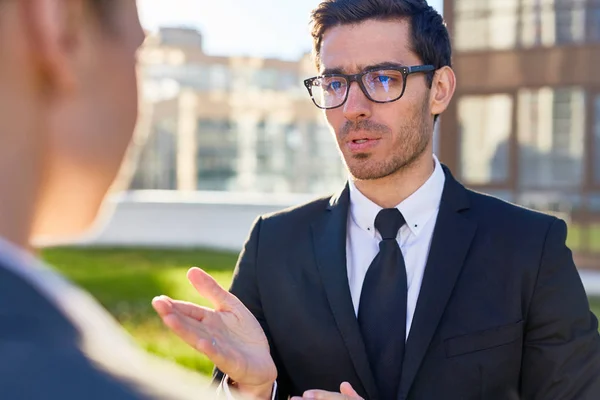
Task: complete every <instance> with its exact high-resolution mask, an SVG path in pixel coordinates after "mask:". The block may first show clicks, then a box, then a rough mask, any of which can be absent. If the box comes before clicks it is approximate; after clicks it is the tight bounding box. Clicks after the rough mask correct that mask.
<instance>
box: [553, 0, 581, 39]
mask: <svg viewBox="0 0 600 400" xmlns="http://www.w3.org/2000/svg"><path fill="white" fill-rule="evenodd" d="M584 1H585V0H555V5H554V9H555V11H556V43H557V44H568V43H580V42H582V41H583V40H584V38H585V4H584Z"/></svg>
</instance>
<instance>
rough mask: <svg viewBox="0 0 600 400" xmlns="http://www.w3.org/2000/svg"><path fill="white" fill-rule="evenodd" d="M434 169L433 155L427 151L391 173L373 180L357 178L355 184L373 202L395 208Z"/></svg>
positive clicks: (416, 188) (418, 186)
mask: <svg viewBox="0 0 600 400" xmlns="http://www.w3.org/2000/svg"><path fill="white" fill-rule="evenodd" d="M434 169H435V163H434V161H433V155H432V154H431V152H428V151H425V152H424V153H423V154H422V155H421V156H420V157H419V158H417V159H416V160H415V161H414V162H412V163H411V164H409V165H406V166H405V167H403V168H401V169H399V170H398V171H396V172H394V173H393V174H391V175H388V176H386V177H383V178H380V179H373V180H355V181H354V184H355V185H356V187H357V188H358V190H360V192H361V193H362V194H363V195H365V197H367V198H368V199H369V200H371V201H372V202H373V203H375V204H377V205H378V206H380V207H383V208H393V207H396V206H397V205H398V204H400V203H402V202H403V201H404V200H405V199H406V198H408V197H409V196H410V195H412V194H413V193H414V192H416V191H417V190H418V189H419V188H420V187H421V186H423V184H424V183H425V182H427V180H428V179H429V177H431V174H433V171H434Z"/></svg>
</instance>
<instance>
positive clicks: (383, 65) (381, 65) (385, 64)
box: [321, 61, 405, 75]
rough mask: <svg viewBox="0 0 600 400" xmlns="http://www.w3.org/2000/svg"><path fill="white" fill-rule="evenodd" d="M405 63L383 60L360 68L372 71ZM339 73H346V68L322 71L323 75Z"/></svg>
mask: <svg viewBox="0 0 600 400" xmlns="http://www.w3.org/2000/svg"><path fill="white" fill-rule="evenodd" d="M404 66H405V65H404V64H402V63H397V62H389V61H386V62H381V63H377V64H371V65H366V66H364V67H363V68H361V69H360V71H361V72H364V71H372V70H375V69H383V68H402V67H404ZM338 74H342V75H343V74H345V72H344V68H341V67H337V68H325V69H324V70H323V72H322V73H321V75H338Z"/></svg>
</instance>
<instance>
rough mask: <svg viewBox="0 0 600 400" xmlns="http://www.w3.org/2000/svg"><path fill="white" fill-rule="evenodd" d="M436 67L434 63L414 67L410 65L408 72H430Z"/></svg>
mask: <svg viewBox="0 0 600 400" xmlns="http://www.w3.org/2000/svg"><path fill="white" fill-rule="evenodd" d="M434 70H435V67H434V66H433V65H417V66H414V67H408V73H409V74H413V73H415V72H430V71H434Z"/></svg>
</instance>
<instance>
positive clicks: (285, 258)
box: [157, 0, 600, 400]
mask: <svg viewBox="0 0 600 400" xmlns="http://www.w3.org/2000/svg"><path fill="white" fill-rule="evenodd" d="M313 37H314V51H315V55H316V60H317V66H318V68H319V71H320V74H319V76H317V77H314V78H311V79H307V80H306V81H305V85H306V87H307V89H308V91H309V93H310V94H311V96H312V99H313V101H314V103H315V105H316V106H317V107H319V108H322V109H324V110H325V117H326V119H327V122H328V123H329V125H330V126H331V128H332V131H333V132H334V133H335V136H336V138H337V142H338V146H339V148H340V152H341V153H342V155H343V158H344V161H345V163H346V165H347V167H348V171H349V173H350V175H351V178H350V180H349V182H348V185H347V186H346V187H345V188H344V189H343V190H342V191H341V192H340V193H338V194H337V195H335V196H333V197H331V198H324V199H320V200H317V201H314V202H311V203H309V204H306V205H302V206H300V207H296V208H293V209H290V210H285V211H282V212H280V213H276V214H273V215H267V216H263V217H260V218H259V219H258V220H257V221H256V223H255V224H254V227H253V228H252V231H251V233H250V237H249V239H248V241H247V243H246V245H245V248H244V250H243V252H242V254H241V256H240V259H239V263H238V265H237V268H236V270H235V274H234V279H233V284H232V287H231V292H232V293H233V295H229V296H228V295H226V294H224V293H222V292H220V291H219V288H217V287H213V288H212V289H211V292H212V293H213V294H214V293H218V296H219V297H220V298H219V299H218V300H217V301H215V303H216V306H217V307H216V310H214V311H211V310H203V311H202V312H201V313H196V314H195V315H194V314H193V313H192V311H194V310H195V309H196V308H194V307H193V306H190V305H187V308H185V307H182V306H181V305H179V304H178V303H176V302H175V303H170V304H167V303H169V301H168V300H164V302H165V304H161V305H158V304H157V306H158V307H157V308H158V309H159V312H160V313H161V315H163V317H165V318H169V319H170V320H169V326H170V327H171V328H172V329H173V330H174V331H175V332H176V333H177V334H179V335H180V336H181V337H182V338H184V339H185V340H187V341H188V342H189V343H192V344H194V343H197V342H198V340H208V338H212V345H213V346H212V347H213V348H216V349H217V350H214V349H212V348H211V349H210V350H208V351H206V346H198V348H199V350H201V351H204V352H205V353H206V354H208V355H209V357H211V358H212V359H213V360H214V361H215V364H216V366H217V367H218V368H219V369H220V370H221V371H223V373H225V374H226V375H227V376H226V377H224V379H223V385H224V387H229V386H232V385H233V386H236V387H238V388H240V389H241V390H242V391H245V390H246V389H247V388H249V387H250V388H254V389H255V392H254V393H255V394H257V395H258V396H259V397H262V398H267V397H268V396H269V395H270V391H269V388H273V386H272V385H273V381H272V380H271V378H272V377H271V376H270V375H269V374H268V373H267V372H268V368H254V369H252V368H248V366H257V365H269V364H268V363H269V361H270V357H269V356H268V355H266V354H264V353H260V352H249V351H247V350H246V349H247V348H248V347H247V346H249V345H250V344H252V343H255V342H260V340H262V339H261V336H260V335H258V334H253V333H248V332H245V331H244V330H243V327H244V326H252V324H253V323H254V321H252V320H251V318H250V317H248V316H247V315H246V314H245V311H243V310H241V309H240V307H239V305H235V304H234V303H235V299H236V298H237V299H239V300H241V302H242V303H243V304H244V305H245V306H246V307H247V308H248V309H249V310H250V312H251V313H252V314H253V316H254V317H255V318H256V320H257V321H258V322H259V323H260V325H261V326H262V328H263V330H264V332H265V334H266V337H267V340H268V343H269V344H270V355H271V357H272V362H273V363H274V364H275V365H276V367H277V379H276V386H275V390H276V391H277V393H278V395H279V398H287V397H288V396H304V397H305V398H319V399H336V398H348V397H359V396H360V397H363V398H367V399H385V400H388V399H457V400H458V399H461V400H463V399H486V400H487V399H518V398H523V399H590V400H591V399H599V398H600V338H599V336H598V331H597V329H598V323H597V319H596V317H594V315H593V314H592V313H591V312H590V309H589V305H588V302H587V298H586V294H585V291H584V289H583V286H582V284H581V281H580V278H579V275H578V273H577V270H576V268H575V265H574V264H573V259H572V255H571V252H570V250H569V249H568V248H567V246H566V244H565V239H566V234H567V229H566V225H565V223H564V222H563V221H561V220H559V219H557V218H554V217H551V216H548V215H544V214H541V213H537V212H534V211H531V210H527V209H524V208H520V207H517V206H515V205H512V204H508V203H506V202H503V201H501V200H498V199H495V198H493V197H489V196H486V195H483V194H480V193H475V192H473V191H470V190H468V189H466V188H464V187H463V186H462V185H461V184H460V183H459V182H457V181H456V180H455V179H454V178H453V176H452V174H451V173H450V171H449V170H448V169H447V168H446V167H445V166H443V165H442V164H441V163H440V162H439V161H438V160H437V158H436V157H435V156H434V155H433V150H432V136H433V128H434V123H435V119H436V118H437V116H438V115H439V114H441V113H442V112H443V111H444V110H445V109H446V107H447V105H448V103H449V102H450V100H451V98H452V95H453V93H454V90H455V75H454V73H453V71H452V69H451V48H450V41H449V37H448V32H447V30H446V28H445V26H444V23H443V21H442V18H441V16H440V15H439V14H438V13H437V12H436V11H435V10H433V9H432V8H431V7H429V6H428V5H427V4H426V2H425V1H424V0H369V1H367V0H326V1H323V2H322V3H321V4H320V5H319V7H318V8H317V9H316V10H315V11H314V12H313ZM198 274H199V273H198V272H194V273H193V275H192V276H191V277H190V278H191V280H192V281H198V280H200V279H204V280H206V277H203V276H202V277H200V276H199V275H198ZM194 275H198V276H194ZM204 286H206V285H204ZM205 292H206V291H203V290H201V293H205ZM234 295H235V296H234ZM213 297H215V296H214V295H213ZM227 304H231V306H228V305H227ZM232 315H233V316H235V318H233V317H232ZM215 321H218V323H216V322H215ZM240 366H242V367H241V368H240ZM258 388H261V390H258ZM338 392H341V393H338Z"/></svg>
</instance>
